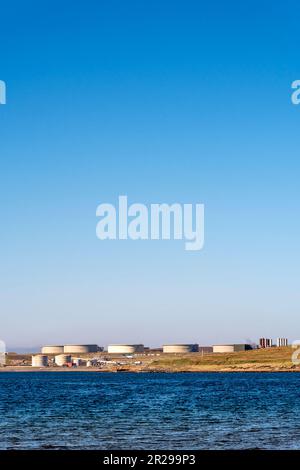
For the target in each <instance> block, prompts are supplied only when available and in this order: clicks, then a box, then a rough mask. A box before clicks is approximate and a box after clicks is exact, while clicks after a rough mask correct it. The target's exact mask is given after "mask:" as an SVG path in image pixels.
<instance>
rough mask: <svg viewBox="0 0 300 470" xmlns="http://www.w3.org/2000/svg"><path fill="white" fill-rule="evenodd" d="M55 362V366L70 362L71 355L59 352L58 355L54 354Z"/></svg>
mask: <svg viewBox="0 0 300 470" xmlns="http://www.w3.org/2000/svg"><path fill="white" fill-rule="evenodd" d="M55 364H56V365H57V366H65V365H67V364H72V357H71V356H70V355H69V354H59V355H58V356H55Z"/></svg>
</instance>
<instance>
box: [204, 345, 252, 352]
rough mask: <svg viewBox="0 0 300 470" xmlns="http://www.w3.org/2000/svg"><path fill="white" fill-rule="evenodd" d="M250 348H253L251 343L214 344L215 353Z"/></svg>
mask: <svg viewBox="0 0 300 470" xmlns="http://www.w3.org/2000/svg"><path fill="white" fill-rule="evenodd" d="M249 349H252V347H251V346H250V344H215V345H214V346H213V352H214V353H233V352H240V351H248V350H249Z"/></svg>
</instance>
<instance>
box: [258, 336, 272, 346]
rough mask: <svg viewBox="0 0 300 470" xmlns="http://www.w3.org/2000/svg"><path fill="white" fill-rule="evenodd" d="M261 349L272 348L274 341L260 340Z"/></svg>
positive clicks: (269, 339) (268, 339)
mask: <svg viewBox="0 0 300 470" xmlns="http://www.w3.org/2000/svg"><path fill="white" fill-rule="evenodd" d="M259 347H260V348H272V347H273V340H272V339H271V338H259Z"/></svg>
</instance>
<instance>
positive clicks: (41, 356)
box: [31, 354, 48, 367]
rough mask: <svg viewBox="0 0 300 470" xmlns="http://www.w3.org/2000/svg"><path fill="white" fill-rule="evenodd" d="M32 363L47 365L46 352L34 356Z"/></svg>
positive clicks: (35, 365) (38, 365)
mask: <svg viewBox="0 0 300 470" xmlns="http://www.w3.org/2000/svg"><path fill="white" fill-rule="evenodd" d="M31 364H32V367H47V366H48V356H46V355H44V354H37V355H36V356H32V359H31Z"/></svg>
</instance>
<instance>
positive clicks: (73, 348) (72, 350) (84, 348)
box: [64, 344, 102, 354]
mask: <svg viewBox="0 0 300 470" xmlns="http://www.w3.org/2000/svg"><path fill="white" fill-rule="evenodd" d="M101 350H102V348H99V346H98V345H97V344H66V345H65V346H64V353H65V354H86V353H96V352H98V351H101Z"/></svg>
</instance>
